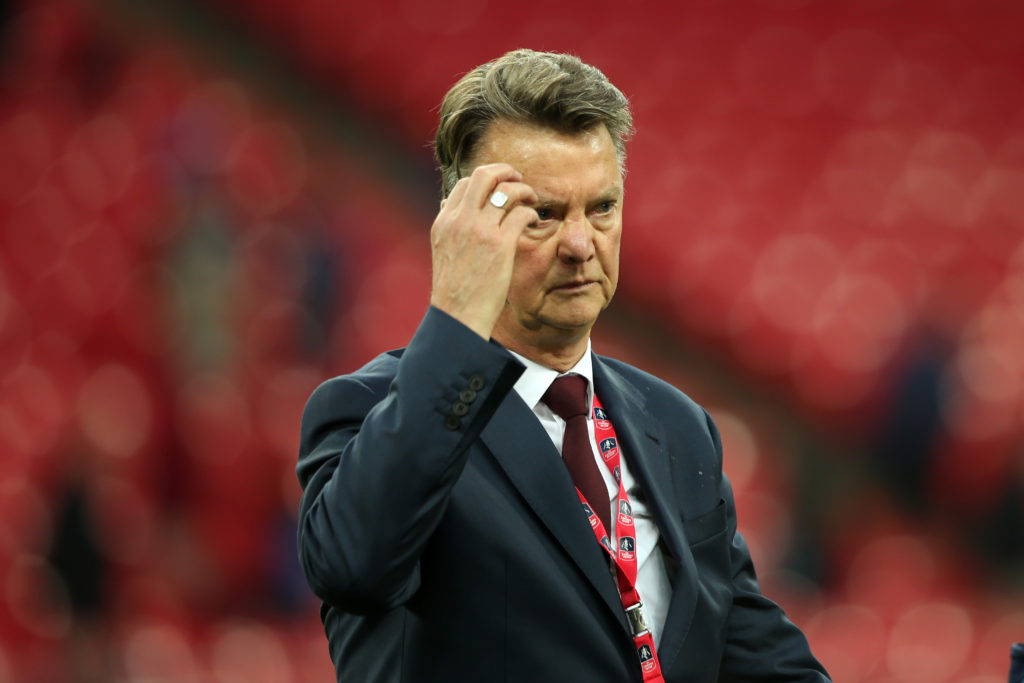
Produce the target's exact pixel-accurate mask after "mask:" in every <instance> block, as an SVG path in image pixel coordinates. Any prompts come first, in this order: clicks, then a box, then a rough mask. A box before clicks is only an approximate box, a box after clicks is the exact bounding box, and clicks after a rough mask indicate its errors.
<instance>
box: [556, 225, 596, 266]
mask: <svg viewBox="0 0 1024 683" xmlns="http://www.w3.org/2000/svg"><path fill="white" fill-rule="evenodd" d="M558 255H559V257H560V258H561V259H563V260H564V261H568V262H570V263H583V262H584V261H589V260H590V259H591V258H593V256H594V226H592V225H591V224H590V221H589V220H587V217H586V216H585V215H576V216H572V215H570V216H567V217H566V219H565V221H564V222H563V223H562V225H561V227H560V228H559V231H558Z"/></svg>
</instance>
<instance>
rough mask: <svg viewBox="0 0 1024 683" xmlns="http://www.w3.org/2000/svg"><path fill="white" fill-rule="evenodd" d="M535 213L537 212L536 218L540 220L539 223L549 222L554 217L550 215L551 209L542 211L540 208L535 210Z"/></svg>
mask: <svg viewBox="0 0 1024 683" xmlns="http://www.w3.org/2000/svg"><path fill="white" fill-rule="evenodd" d="M536 211H537V218H539V219H540V220H541V222H543V221H548V220H551V219H552V218H553V217H554V214H553V213H552V211H551V209H543V208H542V209H537V210H536Z"/></svg>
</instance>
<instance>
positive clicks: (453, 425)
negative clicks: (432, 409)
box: [444, 415, 462, 431]
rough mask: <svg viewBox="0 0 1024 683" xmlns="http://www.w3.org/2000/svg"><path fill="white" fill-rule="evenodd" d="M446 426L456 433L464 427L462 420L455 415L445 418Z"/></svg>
mask: <svg viewBox="0 0 1024 683" xmlns="http://www.w3.org/2000/svg"><path fill="white" fill-rule="evenodd" d="M444 426H445V428H447V429H450V430H452V431H455V430H456V429H458V428H459V427H461V426H462V420H460V419H459V418H457V417H456V416H454V415H447V416H446V417H445V418H444Z"/></svg>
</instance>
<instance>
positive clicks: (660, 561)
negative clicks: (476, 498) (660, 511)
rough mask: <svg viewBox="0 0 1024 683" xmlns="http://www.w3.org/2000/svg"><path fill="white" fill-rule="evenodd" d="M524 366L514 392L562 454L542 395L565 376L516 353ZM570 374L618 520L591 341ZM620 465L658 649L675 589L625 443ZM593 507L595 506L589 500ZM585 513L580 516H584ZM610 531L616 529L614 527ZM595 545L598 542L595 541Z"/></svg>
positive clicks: (555, 419)
mask: <svg viewBox="0 0 1024 683" xmlns="http://www.w3.org/2000/svg"><path fill="white" fill-rule="evenodd" d="M512 355H514V356H515V357H516V358H517V359H518V360H519V361H520V362H522V364H523V365H525V366H526V371H525V372H523V374H522V376H521V377H520V378H519V381H517V382H516V384H515V390H516V393H517V394H519V397H520V398H522V399H523V401H524V402H525V403H526V405H528V406H529V407H530V408H531V409H532V410H533V412H534V414H535V415H536V416H537V418H538V419H539V420H540V423H541V425H542V426H543V427H544V430H545V431H546V432H547V433H548V436H550V437H551V441H552V442H553V443H554V444H555V448H557V449H558V452H559V453H561V452H562V436H563V435H564V433H565V421H564V420H563V419H562V418H560V417H559V416H558V415H555V413H554V412H553V411H552V410H551V409H550V408H548V407H547V405H545V404H544V403H543V402H542V401H541V398H542V397H543V396H544V393H545V392H546V391H547V390H548V387H550V386H551V383H552V382H554V381H555V378H557V377H560V376H561V374H560V373H559V372H558V371H557V370H552V369H551V368H546V367H544V366H543V365H540V364H539V363H535V362H534V361H532V360H530V359H528V358H524V357H523V356H521V355H519V354H518V353H515V352H512ZM564 374H567V375H571V374H576V375H581V376H583V377H585V378H586V380H587V408H588V410H587V432H589V434H590V447H591V450H592V451H593V453H594V460H595V461H596V463H597V468H598V471H600V472H601V476H602V477H604V483H605V487H606V488H607V489H608V499H607V501H605V503H606V504H607V505H608V511H609V515H610V519H613V520H614V519H615V515H616V513H617V512H618V507H617V499H618V496H619V485H618V484H617V483H615V478H614V477H613V476H612V473H611V472H610V471H608V467H607V465H605V463H604V459H603V458H601V455H600V453H599V452H598V450H597V441H596V438H595V436H594V410H593V408H594V366H593V361H592V359H591V355H590V340H587V352H586V353H584V354H583V358H581V359H580V361H579V362H578V363H577V364H576V365H575V366H574V367H573V368H571V369H570V370H569V371H568V372H566V373H564ZM609 417H610V418H611V421H612V424H613V425H614V424H615V418H616V416H615V415H610V416H609ZM619 453H620V454H621V456H622V457H621V461H620V463H619V476H620V477H622V484H623V486H624V487H625V489H626V495H628V496H629V503H630V506H631V507H632V508H633V523H634V525H635V527H636V552H637V579H636V589H637V591H638V592H639V593H640V599H641V600H642V601H643V603H644V617H645V619H646V621H647V626H648V628H650V630H651V635H652V636H653V638H654V644H655V646H657V645H658V644H659V643H660V642H661V641H660V636H661V630H662V628H664V626H665V616H666V613H667V612H668V603H669V600H670V598H671V596H672V586H671V584H670V583H669V580H668V572H667V571H666V569H665V560H664V558H663V557H662V554H661V548H660V546H659V545H658V540H659V538H660V537H661V534H660V532H659V531H658V526H657V525H656V524H655V523H654V517H653V515H652V514H651V511H650V509H649V508H648V507H647V504H646V496H644V494H643V491H642V489H641V488H640V484H639V482H637V480H636V479H635V478H634V477H633V474H632V473H631V472H630V470H629V464H628V456H627V455H626V454H625V453H624V452H623V449H622V443H621V442H620V443H619ZM588 502H589V503H591V505H594V504H596V501H588ZM581 514H582V513H581ZM612 526H615V525H614V524H613V525H612ZM609 534H610V535H611V536H612V547H613V548H614V547H618V539H617V538H615V530H614V529H611V530H609ZM594 542H595V543H597V541H596V540H595V541H594Z"/></svg>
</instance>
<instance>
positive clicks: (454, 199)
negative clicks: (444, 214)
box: [441, 177, 469, 208]
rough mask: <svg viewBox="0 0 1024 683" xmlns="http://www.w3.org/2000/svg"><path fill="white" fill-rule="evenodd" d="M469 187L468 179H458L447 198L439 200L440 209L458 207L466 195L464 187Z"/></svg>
mask: <svg viewBox="0 0 1024 683" xmlns="http://www.w3.org/2000/svg"><path fill="white" fill-rule="evenodd" d="M468 186H469V178H468V177H467V178H460V179H459V181H458V182H457V183H455V187H453V188H452V191H451V192H449V193H448V196H447V197H445V198H444V199H442V200H441V207H442V208H444V207H445V206H458V205H459V203H460V202H461V201H462V198H463V197H464V196H465V194H466V187H468Z"/></svg>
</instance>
